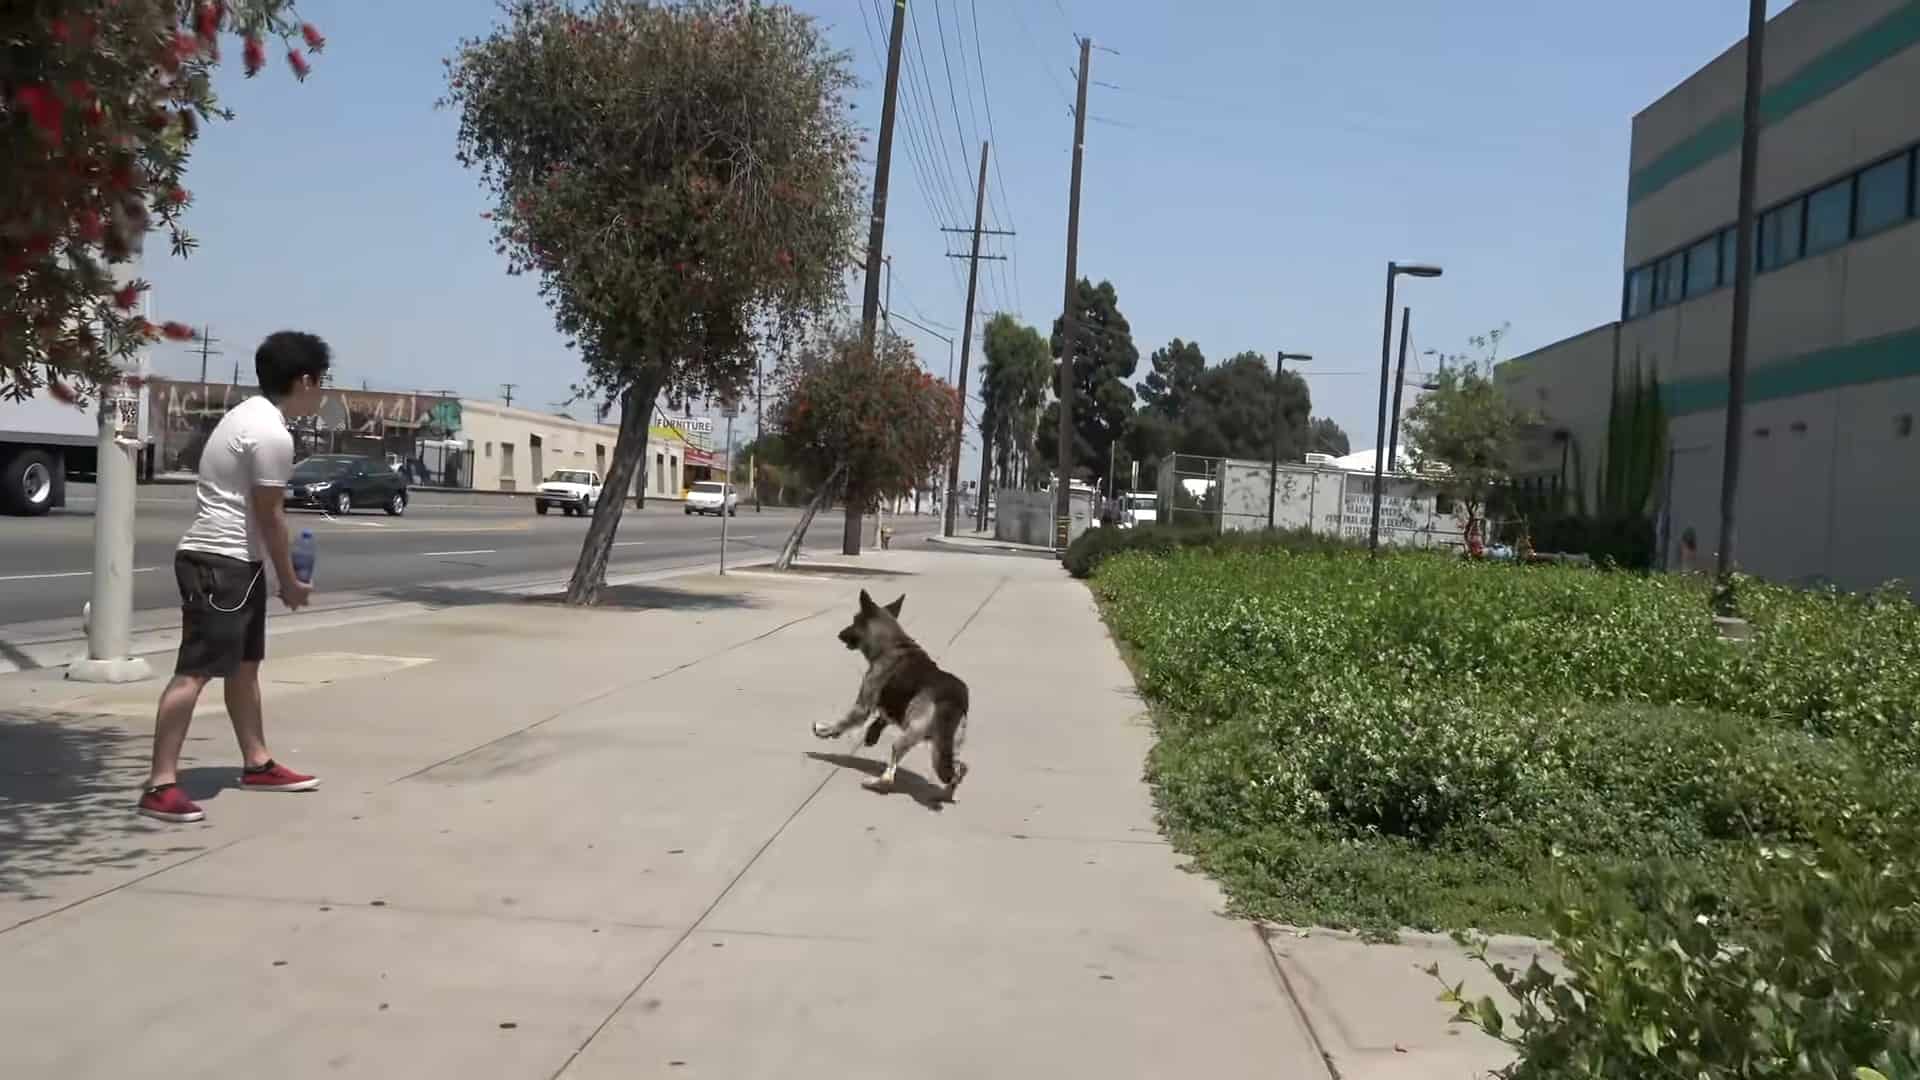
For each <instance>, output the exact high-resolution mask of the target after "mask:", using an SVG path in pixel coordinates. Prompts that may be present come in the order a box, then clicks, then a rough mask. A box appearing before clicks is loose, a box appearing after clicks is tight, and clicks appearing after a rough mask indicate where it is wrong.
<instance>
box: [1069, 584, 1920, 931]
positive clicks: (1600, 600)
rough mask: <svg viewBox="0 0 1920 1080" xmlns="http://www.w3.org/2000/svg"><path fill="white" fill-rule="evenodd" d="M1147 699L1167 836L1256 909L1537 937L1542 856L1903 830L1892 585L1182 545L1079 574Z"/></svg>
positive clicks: (1306, 917)
mask: <svg viewBox="0 0 1920 1080" xmlns="http://www.w3.org/2000/svg"><path fill="white" fill-rule="evenodd" d="M1095 589H1096V592H1097V593H1098V595H1099V596H1100V597H1101V599H1102V601H1103V604H1104V607H1105V610H1106V612H1107V616H1108V618H1109V621H1110V623H1111V625H1112V626H1113V629H1114V631H1115V633H1116V635H1117V636H1118V637H1119V638H1120V639H1121V640H1122V641H1123V642H1125V643H1126V645H1128V646H1129V647H1130V649H1131V651H1132V654H1133V657H1134V660H1135V664H1136V668H1137V671H1138V675H1139V682H1140V686H1141V689H1142V691H1143V692H1144V693H1145V694H1146V695H1147V696H1148V698H1149V699H1150V700H1151V701H1152V702H1153V703H1154V704H1155V705H1156V706H1157V707H1158V711H1159V714H1160V740H1159V743H1158V745H1157V747H1156V749H1155V751H1154V755H1153V759H1152V763H1151V773H1152V777H1153V780H1154V782H1155V784H1156V787H1157V793H1158V796H1159V799H1160V804H1161V809H1162V813H1163V816H1164V818H1165V821H1166V824H1167V825H1168V827H1169V829H1170V830H1171V832H1172V833H1173V835H1174V836H1175V838H1176V839H1177V840H1178V841H1179V842H1180V843H1182V844H1183V845H1184V846H1185V847H1186V848H1187V849H1189V850H1191V851H1193V852H1194V853H1196V854H1197V855H1198V857H1199V861H1200V863H1201V864H1202V865H1203V866H1205V867H1206V868H1208V869H1210V870H1213V871H1214V872H1216V873H1218V874H1219V875H1220V876H1221V877H1222V878H1223V879H1224V880H1225V882H1226V884H1227V885H1228V888H1229V891H1230V892H1231V894H1232V895H1233V896H1234V898H1235V900H1236V902H1237V903H1238V904H1239V905H1240V906H1241V907H1242V908H1243V909H1245V910H1247V911H1249V912H1254V913H1258V914H1261V915H1265V916H1269V917H1274V918H1279V919H1282V920H1286V921H1291V922H1300V923H1323V924H1325V923H1331V924H1335V925H1359V926H1361V927H1371V928H1376V929H1392V928H1394V927H1397V926H1400V925H1410V926H1416V927H1422V928H1443V927H1460V926H1475V927H1481V928H1485V929H1512V930H1523V931H1524V930H1540V929H1543V928H1544V927H1545V925H1546V920H1547V914H1548V911H1549V910H1550V907H1551V897H1550V896H1549V895H1548V894H1547V892H1546V891H1545V889H1544V885H1543V882H1544V881H1545V880H1546V871H1547V868H1548V867H1549V865H1550V864H1554V863H1555V858H1556V856H1557V857H1558V862H1557V865H1558V866H1559V867H1560V868H1561V869H1562V870H1563V871H1565V872H1567V873H1570V874H1571V875H1573V876H1574V877H1575V878H1577V879H1582V880H1592V879H1597V877H1598V876H1599V875H1601V874H1603V873H1604V872H1606V871H1607V870H1608V869H1609V868H1611V867H1613V866H1616V865H1618V864H1621V863H1638V862H1642V861H1644V860H1646V859H1648V858H1650V857H1658V858H1664V859H1670V860H1672V861H1673V862H1674V863H1675V864H1676V866H1677V867H1678V868H1679V869H1678V871H1677V872H1679V873H1682V874H1685V875H1688V876H1690V877H1691V878H1692V879H1694V880H1697V881H1698V882H1700V883H1702V884H1703V885H1706V886H1711V887H1716V888H1717V887H1720V886H1722V885H1724V884H1726V883H1727V882H1728V881H1729V880H1730V874H1731V869H1732V867H1734V866H1735V865H1736V864H1737V863H1738V862H1739V860H1740V859H1741V858H1742V857H1744V855H1745V854H1746V852H1747V850H1748V848H1749V847H1750V846H1751V845H1752V844H1753V843H1755V842H1768V843H1795V842H1806V841H1811V840H1813V839H1814V838H1816V837H1818V836H1822V835H1828V834H1832V835H1834V836H1837V837H1839V838H1841V839H1843V840H1845V841H1847V842H1850V843H1855V844H1862V845H1873V844H1881V843H1885V842H1889V841H1890V838H1903V837H1906V836H1910V835H1912V834H1913V832H1914V826H1915V822H1916V821H1917V820H1920V785H1916V784H1915V781H1916V780H1920V611H1916V609H1915V608H1914V606H1913V605H1912V604H1911V603H1909V602H1908V601H1907V600H1906V599H1905V598H1904V597H1901V596H1899V595H1897V594H1894V593H1892V592H1887V593H1882V594H1878V595H1874V596H1869V597H1850V596H1843V595H1838V594H1822V593H1813V594H1808V593H1794V592H1789V591H1787V590H1783V589H1779V588H1775V587H1772V586H1767V585H1763V584H1760V583H1757V582H1747V583H1744V589H1745V591H1744V592H1743V593H1742V597H1743V603H1744V604H1745V605H1746V607H1747V609H1748V612H1749V614H1750V616H1751V620H1752V622H1753V624H1754V628H1755V636H1754V639H1753V640H1752V641H1751V642H1750V643H1748V644H1745V645H1731V644H1728V643H1726V642H1723V641H1721V640H1720V639H1719V638H1718V637H1717V635H1716V634H1715V632H1714V629H1713V627H1712V625H1711V621H1710V619H1709V618H1708V614H1707V597H1706V592H1705V589H1704V586H1703V585H1702V584H1701V583H1698V582H1695V581H1691V580H1685V579H1680V578H1672V577H1646V576H1641V575H1631V574H1604V573H1595V572H1592V571H1583V570H1578V569H1571V568H1561V567H1512V566H1500V567H1496V566H1488V565H1482V564H1474V563H1470V562H1466V561H1464V560H1458V559H1448V558H1443V557H1437V556H1425V555H1419V554H1410V553H1402V554H1390V555H1386V556H1383V557H1382V558H1379V559H1377V560H1374V559H1368V558H1365V557H1361V556H1339V557H1332V558H1328V557H1319V556H1311V555H1302V554H1297V553H1294V552H1290V551H1286V550H1280V549H1270V550H1263V551H1253V552H1250V551H1217V550H1216V551H1204V550H1175V551H1171V552H1168V553H1166V554H1160V555H1152V556H1143V555H1139V554H1129V555H1127V556H1125V557H1122V558H1118V559H1110V560H1109V561H1107V562H1106V563H1105V564H1104V565H1103V566H1102V568H1101V570H1100V572H1099V574H1098V577H1097V578H1096V581H1095Z"/></svg>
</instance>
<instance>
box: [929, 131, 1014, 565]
mask: <svg viewBox="0 0 1920 1080" xmlns="http://www.w3.org/2000/svg"><path fill="white" fill-rule="evenodd" d="M986 212H987V144H986V142H985V141H982V142H981V143H980V184H979V187H978V189H977V190H976V191H975V192H974V197H973V228H972V229H971V230H968V229H942V230H940V231H941V232H972V233H973V252H972V254H971V255H968V256H967V257H966V258H967V321H966V322H965V323H962V324H961V326H960V387H959V388H960V415H959V416H957V417H955V418H954V421H953V457H952V458H950V459H949V460H948V461H947V490H948V491H949V492H954V493H957V492H958V491H959V490H960V448H961V444H962V441H963V440H964V438H965V436H966V432H967V357H968V353H969V350H971V349H972V348H973V299H974V290H975V288H977V287H978V286H979V284H980V260H981V259H983V258H984V259H997V258H1004V256H998V255H982V254H980V236H981V234H982V233H987V232H992V233H993V234H994V235H995V236H1011V235H1013V234H1012V233H1009V232H1006V231H1004V230H998V229H983V228H981V227H980V226H981V219H982V218H983V217H985V216H986ZM947 257H948V258H950V259H957V258H960V256H958V255H949V256H947ZM980 453H981V455H982V456H985V455H986V453H987V440H986V436H985V434H984V433H983V434H982V435H981V438H980ZM974 497H975V498H976V499H984V498H985V497H986V493H985V492H984V491H983V492H980V493H978V494H976V495H975V496H974ZM958 508H959V500H958V499H953V498H949V499H947V505H946V509H945V511H944V512H943V513H944V519H943V520H944V524H943V525H942V526H941V529H942V535H945V536H952V535H953V516H954V514H955V513H956V512H957V510H958Z"/></svg>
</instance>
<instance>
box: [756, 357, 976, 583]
mask: <svg viewBox="0 0 1920 1080" xmlns="http://www.w3.org/2000/svg"><path fill="white" fill-rule="evenodd" d="M875 353H877V355H875ZM781 379H782V383H783V385H782V386H781V387H780V390H779V392H778V396H777V398H776V401H775V405H774V411H773V416H772V420H773V424H774V426H775V428H776V430H778V431H779V432H780V435H781V441H782V443H783V444H784V445H785V447H786V449H787V453H788V455H789V457H790V458H791V459H792V461H793V462H794V463H795V464H797V465H799V466H800V467H801V468H802V469H803V470H804V471H805V473H806V474H807V477H808V479H809V480H811V481H814V482H815V483H817V484H818V487H817V488H816V491H815V494H814V497H813V501H812V502H810V503H809V504H808V505H807V508H806V510H805V511H804V512H802V514H801V515H800V522H799V524H797V525H795V526H794V529H793V533H792V534H791V535H789V536H788V537H787V542H786V543H785V544H784V545H783V546H782V547H781V549H780V555H779V557H778V559H776V560H775V563H774V565H775V566H776V567H778V568H780V569H785V568H786V567H788V566H791V565H792V564H793V560H794V558H795V557H796V556H797V555H798V554H799V552H800V545H801V543H802V542H803V541H804V540H805V538H806V535H807V528H808V526H810V525H812V524H813V517H814V515H815V514H816V513H818V512H819V511H820V510H821V508H823V507H825V506H826V505H827V503H829V502H830V501H832V499H833V497H834V496H835V495H836V494H841V493H842V492H844V494H845V496H846V500H847V506H848V507H849V508H850V509H854V510H858V511H861V512H863V513H864V512H868V511H872V510H874V509H876V508H877V507H878V506H879V505H880V503H881V501H882V500H884V499H889V498H892V497H895V496H901V495H907V494H910V493H912V492H913V491H914V489H915V488H917V487H918V486H919V484H920V482H921V481H922V480H924V479H925V478H926V477H928V476H931V475H933V474H934V473H935V472H937V471H938V469H939V467H940V466H941V465H942V464H943V463H944V462H945V461H946V460H947V455H948V454H949V453H950V452H951V450H952V446H953V438H954V432H955V431H956V430H957V428H956V425H957V424H958V423H959V420H960V395H959V394H958V392H956V391H955V390H954V388H953V387H952V386H951V385H949V384H947V383H945V382H943V381H941V380H939V379H936V378H934V377H933V376H932V375H930V374H928V373H927V372H926V371H925V370H924V369H922V368H921V367H920V364H919V362H918V361H917V360H915V358H914V355H913V347H912V346H911V345H909V344H908V343H907V342H906V340H905V339H904V338H901V337H899V336H898V335H895V334H889V333H882V334H880V335H879V336H878V338H877V339H876V341H875V349H874V353H869V352H868V350H867V349H866V348H865V347H864V346H863V345H862V344H861V340H860V331H859V328H858V327H842V328H836V329H834V330H832V331H830V332H828V333H827V334H825V335H823V336H822V337H821V338H820V339H819V340H818V341H816V342H815V343H813V344H812V345H810V346H809V347H807V348H806V349H804V350H803V351H802V352H801V354H800V356H799V358H798V360H797V362H796V363H793V364H790V365H788V366H787V367H786V368H785V369H784V370H783V371H782V372H781Z"/></svg>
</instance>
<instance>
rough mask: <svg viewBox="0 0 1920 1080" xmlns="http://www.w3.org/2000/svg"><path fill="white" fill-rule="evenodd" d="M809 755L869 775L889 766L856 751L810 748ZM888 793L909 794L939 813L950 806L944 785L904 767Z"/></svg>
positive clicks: (915, 800) (916, 800)
mask: <svg viewBox="0 0 1920 1080" xmlns="http://www.w3.org/2000/svg"><path fill="white" fill-rule="evenodd" d="M807 756H808V757H810V758H812V759H813V760H815V761H824V762H826V763H827V764H828V765H833V766H836V767H838V768H842V769H847V770H849V771H851V772H857V773H862V774H865V775H867V776H879V775H880V774H881V773H882V772H885V771H886V765H885V764H883V763H882V762H879V761H875V760H874V759H872V758H863V757H857V756H855V755H853V754H823V753H820V752H819V751H817V750H809V751H807ZM875 794H881V793H880V792H876V793H875ZM886 794H896V795H906V796H910V797H911V798H912V799H913V801H914V802H917V803H919V804H920V805H921V806H924V807H926V808H927V809H929V810H931V811H933V812H934V813H936V814H937V813H939V812H940V811H942V810H945V809H946V808H947V793H946V790H945V789H944V788H942V787H940V786H939V785H937V784H935V783H933V782H932V781H930V780H928V779H927V778H926V777H924V776H921V775H920V774H919V773H917V772H914V771H913V770H912V769H908V768H905V767H904V766H903V767H902V768H901V769H900V770H899V771H897V772H895V773H894V774H893V791H892V792H888V793H886Z"/></svg>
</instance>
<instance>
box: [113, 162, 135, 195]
mask: <svg viewBox="0 0 1920 1080" xmlns="http://www.w3.org/2000/svg"><path fill="white" fill-rule="evenodd" d="M107 186H108V187H109V188H112V189H113V190H115V191H125V190H127V189H128V188H130V187H132V186H133V163H132V162H130V161H127V160H125V159H120V160H116V161H115V162H114V163H113V164H112V165H111V166H109V167H108V168H107Z"/></svg>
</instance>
